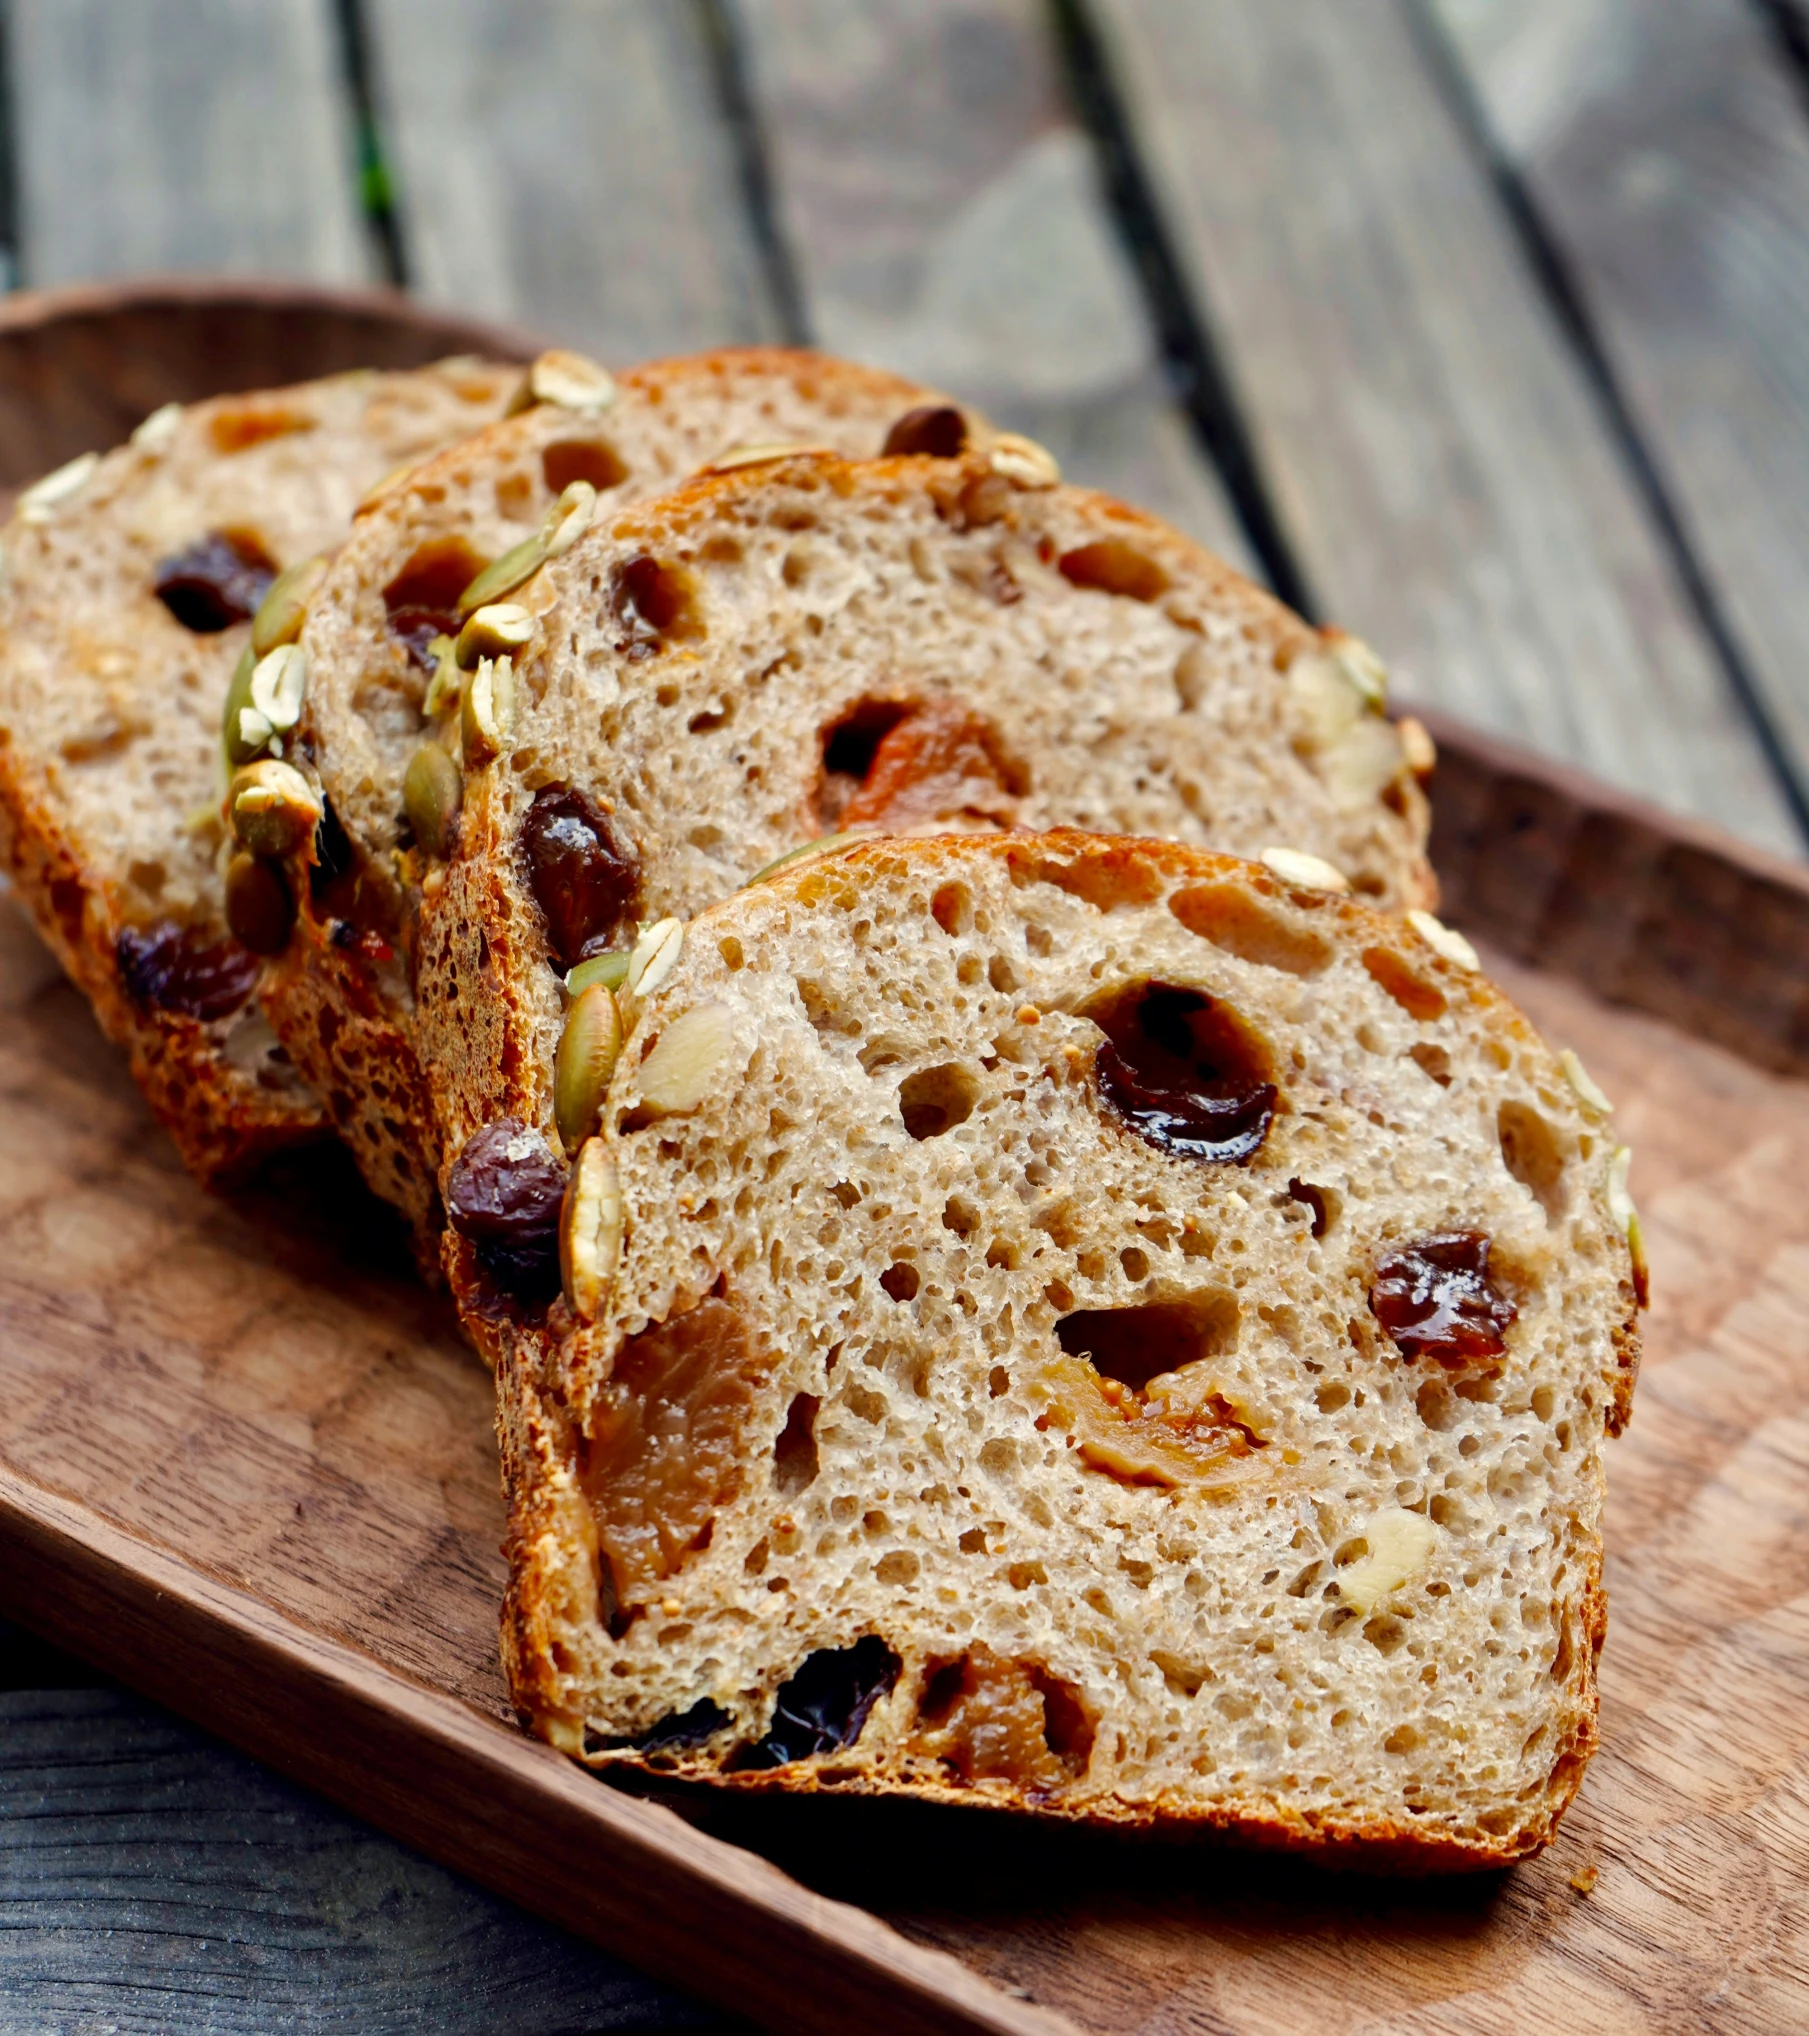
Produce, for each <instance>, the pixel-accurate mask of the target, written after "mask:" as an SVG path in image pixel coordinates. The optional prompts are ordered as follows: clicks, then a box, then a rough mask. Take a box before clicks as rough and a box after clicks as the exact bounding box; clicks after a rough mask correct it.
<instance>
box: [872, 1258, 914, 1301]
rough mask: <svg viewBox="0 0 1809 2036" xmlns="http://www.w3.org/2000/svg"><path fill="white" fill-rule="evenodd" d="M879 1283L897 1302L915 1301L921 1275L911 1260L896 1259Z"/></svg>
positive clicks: (881, 1276) (880, 1277) (882, 1274)
mask: <svg viewBox="0 0 1809 2036" xmlns="http://www.w3.org/2000/svg"><path fill="white" fill-rule="evenodd" d="M879 1283H880V1285H881V1286H882V1287H884V1288H885V1290H886V1292H887V1293H888V1294H890V1295H891V1297H892V1299H893V1300H895V1301H914V1300H916V1298H917V1289H918V1287H919V1285H920V1284H921V1275H920V1274H919V1273H918V1270H917V1268H916V1267H915V1266H914V1265H912V1264H911V1262H910V1260H909V1259H904V1258H896V1259H894V1260H893V1261H892V1263H891V1264H890V1265H889V1266H888V1267H887V1268H886V1270H885V1271H884V1272H883V1273H881V1274H880V1276H879Z"/></svg>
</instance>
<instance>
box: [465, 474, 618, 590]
mask: <svg viewBox="0 0 1809 2036" xmlns="http://www.w3.org/2000/svg"><path fill="white" fill-rule="evenodd" d="M596 507H597V491H596V489H595V488H593V487H592V486H591V484H590V483H589V482H588V481H573V482H572V483H571V484H570V485H569V486H568V487H567V488H566V489H565V490H564V491H563V493H562V494H561V495H560V497H559V499H558V501H556V502H555V503H554V504H553V506H552V507H551V508H550V509H549V510H548V511H547V512H546V515H545V516H544V517H543V518H542V519H541V523H540V528H539V529H538V530H537V531H535V533H534V535H533V536H532V537H528V538H524V539H523V540H522V541H521V543H520V544H517V545H512V546H511V547H510V548H509V550H507V551H505V552H504V553H503V555H502V557H501V558H499V559H493V560H492V561H491V562H490V564H489V565H487V566H485V568H484V569H483V571H482V572H481V573H479V574H478V576H477V578H476V579H474V580H473V581H472V582H471V584H470V586H468V587H467V588H466V589H465V591H464V592H463V593H462V594H461V595H460V596H459V614H460V615H461V616H469V615H474V614H476V612H477V611H478V609H480V608H487V607H488V606H489V605H490V603H491V602H493V601H499V600H501V598H502V597H503V595H504V594H512V593H513V592H514V591H515V589H516V588H517V587H520V586H525V585H526V584H527V582H528V581H529V580H531V579H532V578H533V577H534V575H535V574H536V573H537V572H539V570H540V568H541V567H542V566H543V565H545V564H546V562H547V560H548V559H554V558H561V557H563V556H564V555H565V553H566V552H568V551H570V550H571V548H572V546H573V545H574V544H576V543H577V541H578V539H579V538H580V537H582V536H583V534H584V532H585V530H586V529H587V528H588V527H589V525H590V519H591V517H592V516H593V515H594V514H595V512H596Z"/></svg>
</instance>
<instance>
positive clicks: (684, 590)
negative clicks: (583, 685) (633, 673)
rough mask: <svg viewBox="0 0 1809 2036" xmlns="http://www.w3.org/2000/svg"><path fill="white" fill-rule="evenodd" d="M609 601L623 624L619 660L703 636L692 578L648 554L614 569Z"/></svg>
mask: <svg viewBox="0 0 1809 2036" xmlns="http://www.w3.org/2000/svg"><path fill="white" fill-rule="evenodd" d="M609 599H610V608H611V610H612V612H613V613H614V615H615V618H616V620H617V622H618V623H620V624H621V626H622V632H623V633H622V637H621V639H620V641H619V642H618V643H617V645H616V651H617V654H618V655H619V656H622V657H627V658H645V657H654V656H657V655H658V653H659V652H660V651H662V650H664V649H665V647H666V645H667V643H668V642H675V643H692V642H695V641H697V639H699V638H700V637H701V636H702V635H703V633H704V629H703V617H702V613H701V606H700V602H699V599H698V587H697V577H696V575H695V574H694V573H693V572H692V571H691V569H690V568H689V567H688V566H682V565H676V564H673V563H671V562H669V561H668V560H665V559H657V558H655V557H653V555H652V554H651V553H650V552H640V553H637V554H636V556H635V557H633V558H631V559H629V560H627V561H626V562H625V563H624V564H622V565H620V566H618V567H617V568H616V570H615V573H614V576H613V579H612V583H611V588H610V597H609Z"/></svg>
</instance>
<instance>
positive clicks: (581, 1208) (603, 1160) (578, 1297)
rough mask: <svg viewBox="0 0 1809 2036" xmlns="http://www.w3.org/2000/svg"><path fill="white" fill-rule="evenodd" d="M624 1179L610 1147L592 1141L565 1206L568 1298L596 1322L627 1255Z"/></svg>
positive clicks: (563, 1259)
mask: <svg viewBox="0 0 1809 2036" xmlns="http://www.w3.org/2000/svg"><path fill="white" fill-rule="evenodd" d="M622 1230H623V1218H622V1181H621V1176H620V1175H619V1174H618V1173H617V1171H616V1163H615V1161H614V1160H613V1159H612V1158H611V1157H610V1155H609V1148H608V1147H607V1146H606V1145H605V1144H604V1143H603V1141H602V1139H600V1138H592V1139H588V1140H587V1141H586V1142H585V1144H584V1145H583V1147H582V1148H581V1149H580V1151H579V1153H578V1158H577V1163H576V1164H575V1165H574V1166H573V1168H572V1177H571V1179H570V1180H569V1181H568V1182H567V1183H566V1189H565V1200H564V1201H563V1202H562V1203H561V1204H560V1208H559V1272H560V1276H561V1278H562V1279H563V1281H564V1284H565V1298H566V1302H567V1304H568V1305H569V1307H570V1308H571V1311H572V1313H573V1314H574V1315H576V1316H577V1317H578V1319H579V1321H581V1322H594V1321H595V1320H596V1319H597V1316H598V1314H599V1312H600V1311H601V1309H602V1306H603V1303H604V1301H605V1299H606V1298H607V1297H608V1294H609V1289H610V1285H611V1283H612V1282H613V1280H614V1279H615V1276H616V1267H617V1265H618V1264H619V1263H620V1262H621V1257H622Z"/></svg>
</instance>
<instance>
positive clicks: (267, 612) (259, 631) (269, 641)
mask: <svg viewBox="0 0 1809 2036" xmlns="http://www.w3.org/2000/svg"><path fill="white" fill-rule="evenodd" d="M326 570H327V560H326V555H325V553H316V554H315V556H314V557H313V558H305V559H300V560H298V561H297V562H296V563H295V564H294V565H292V566H289V567H287V568H286V569H285V570H284V571H282V572H280V573H278V574H277V576H276V578H275V579H274V580H272V581H271V583H270V591H269V593H267V594H266V595H265V596H264V598H263V601H262V602H261V603H260V604H259V607H258V612H257V613H256V614H255V615H254V616H253V617H252V618H251V648H252V650H253V651H254V652H255V653H256V655H257V656H259V657H268V656H269V655H270V653H271V652H272V651H273V650H275V649H276V648H277V647H278V646H279V645H280V644H285V643H293V642H294V641H295V639H296V638H297V637H298V636H299V635H300V634H301V633H302V624H303V623H304V622H306V621H307V619H308V603H309V602H310V601H311V600H312V599H313V598H314V593H315V589H316V588H317V587H318V586H319V585H320V583H321V580H322V578H323V577H324V575H325V573H326Z"/></svg>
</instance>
